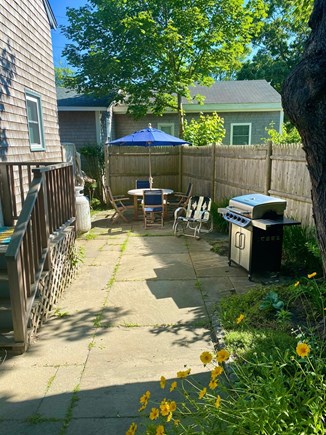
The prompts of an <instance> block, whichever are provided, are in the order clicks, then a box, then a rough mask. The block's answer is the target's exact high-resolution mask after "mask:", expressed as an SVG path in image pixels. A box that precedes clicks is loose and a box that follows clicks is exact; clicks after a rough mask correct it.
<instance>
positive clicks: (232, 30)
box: [63, 0, 265, 117]
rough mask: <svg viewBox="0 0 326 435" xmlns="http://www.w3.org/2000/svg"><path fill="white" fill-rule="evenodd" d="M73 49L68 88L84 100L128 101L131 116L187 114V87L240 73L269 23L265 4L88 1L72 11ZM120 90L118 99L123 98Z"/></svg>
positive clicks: (68, 30) (256, 0)
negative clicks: (88, 97)
mask: <svg viewBox="0 0 326 435" xmlns="http://www.w3.org/2000/svg"><path fill="white" fill-rule="evenodd" d="M67 16H68V21H69V25H68V26H64V27H63V31H64V34H65V36H66V37H67V38H68V39H69V40H70V41H72V43H71V44H69V45H67V46H66V48H65V50H64V55H65V56H66V57H67V59H68V62H69V64H70V65H72V66H73V67H74V68H76V72H75V75H74V77H73V79H71V81H70V83H71V85H72V86H74V87H76V88H77V89H78V90H79V91H81V92H84V93H95V95H101V96H103V95H109V94H110V93H111V92H112V91H115V92H116V99H118V100H119V99H120V100H121V99H123V98H124V96H128V97H127V102H128V105H129V112H131V113H133V114H134V115H135V116H138V117H141V116H144V115H145V114H146V113H147V111H148V109H150V110H151V112H152V113H154V114H156V115H160V114H162V113H163V112H164V111H165V109H166V108H174V109H176V110H177V111H178V112H179V115H180V116H181V115H182V113H183V110H182V104H181V97H184V98H186V99H190V92H189V87H190V86H194V85H204V86H209V85H210V84H212V82H213V79H212V77H213V76H216V75H218V74H220V73H223V72H226V73H227V72H228V71H230V70H234V68H236V67H238V66H239V61H240V59H241V57H242V56H243V54H244V53H245V52H246V46H247V45H248V44H249V43H250V41H251V39H252V37H253V36H255V35H256V34H257V32H258V31H259V29H260V26H261V18H263V17H265V5H264V2H263V1H262V0H250V1H248V2H241V1H234V0H217V1H216V0H215V1H212V0H209V1H207V0H193V1H192V2H186V3H184V2H180V0H167V1H163V2H162V1H161V0H152V1H151V2H139V1H138V0H129V1H128V2H127V1H125V0H107V1H105V2H103V1H100V0H90V2H89V4H88V5H86V6H83V7H80V8H77V9H74V8H67ZM118 90H120V92H119V93H118Z"/></svg>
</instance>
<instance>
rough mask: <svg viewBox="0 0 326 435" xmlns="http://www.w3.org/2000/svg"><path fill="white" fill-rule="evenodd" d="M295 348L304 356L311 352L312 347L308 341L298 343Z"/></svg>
mask: <svg viewBox="0 0 326 435" xmlns="http://www.w3.org/2000/svg"><path fill="white" fill-rule="evenodd" d="M295 350H296V352H297V354H298V355H299V356H301V357H302V358H304V357H306V356H308V353H309V352H310V347H309V346H308V344H307V343H298V344H297V347H296V349H295Z"/></svg>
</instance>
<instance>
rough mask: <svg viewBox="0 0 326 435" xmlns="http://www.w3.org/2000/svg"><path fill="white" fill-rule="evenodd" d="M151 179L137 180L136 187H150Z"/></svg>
mask: <svg viewBox="0 0 326 435" xmlns="http://www.w3.org/2000/svg"><path fill="white" fill-rule="evenodd" d="M150 187H151V186H150V183H149V180H136V189H149V188H150Z"/></svg>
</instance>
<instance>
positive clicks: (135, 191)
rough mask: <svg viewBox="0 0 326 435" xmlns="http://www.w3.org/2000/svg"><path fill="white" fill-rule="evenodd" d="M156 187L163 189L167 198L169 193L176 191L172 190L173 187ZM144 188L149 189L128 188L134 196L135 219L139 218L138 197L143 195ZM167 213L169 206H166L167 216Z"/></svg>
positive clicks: (129, 192)
mask: <svg viewBox="0 0 326 435" xmlns="http://www.w3.org/2000/svg"><path fill="white" fill-rule="evenodd" d="M156 189H158V190H162V191H163V196H164V198H165V199H166V197H167V195H172V194H173V193H174V190H172V189H161V188H160V187H155V189H153V190H156ZM144 190H148V189H131V190H128V195H131V196H133V197H134V219H135V220H137V219H138V197H143V194H144ZM166 214H167V207H166V206H165V208H164V215H165V216H166Z"/></svg>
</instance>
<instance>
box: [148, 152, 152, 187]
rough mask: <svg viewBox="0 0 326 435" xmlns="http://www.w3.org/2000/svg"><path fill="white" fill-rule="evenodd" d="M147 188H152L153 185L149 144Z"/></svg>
mask: <svg viewBox="0 0 326 435" xmlns="http://www.w3.org/2000/svg"><path fill="white" fill-rule="evenodd" d="M148 148H149V153H148V156H149V188H150V189H152V187H153V178H152V163H151V145H149V147H148Z"/></svg>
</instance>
